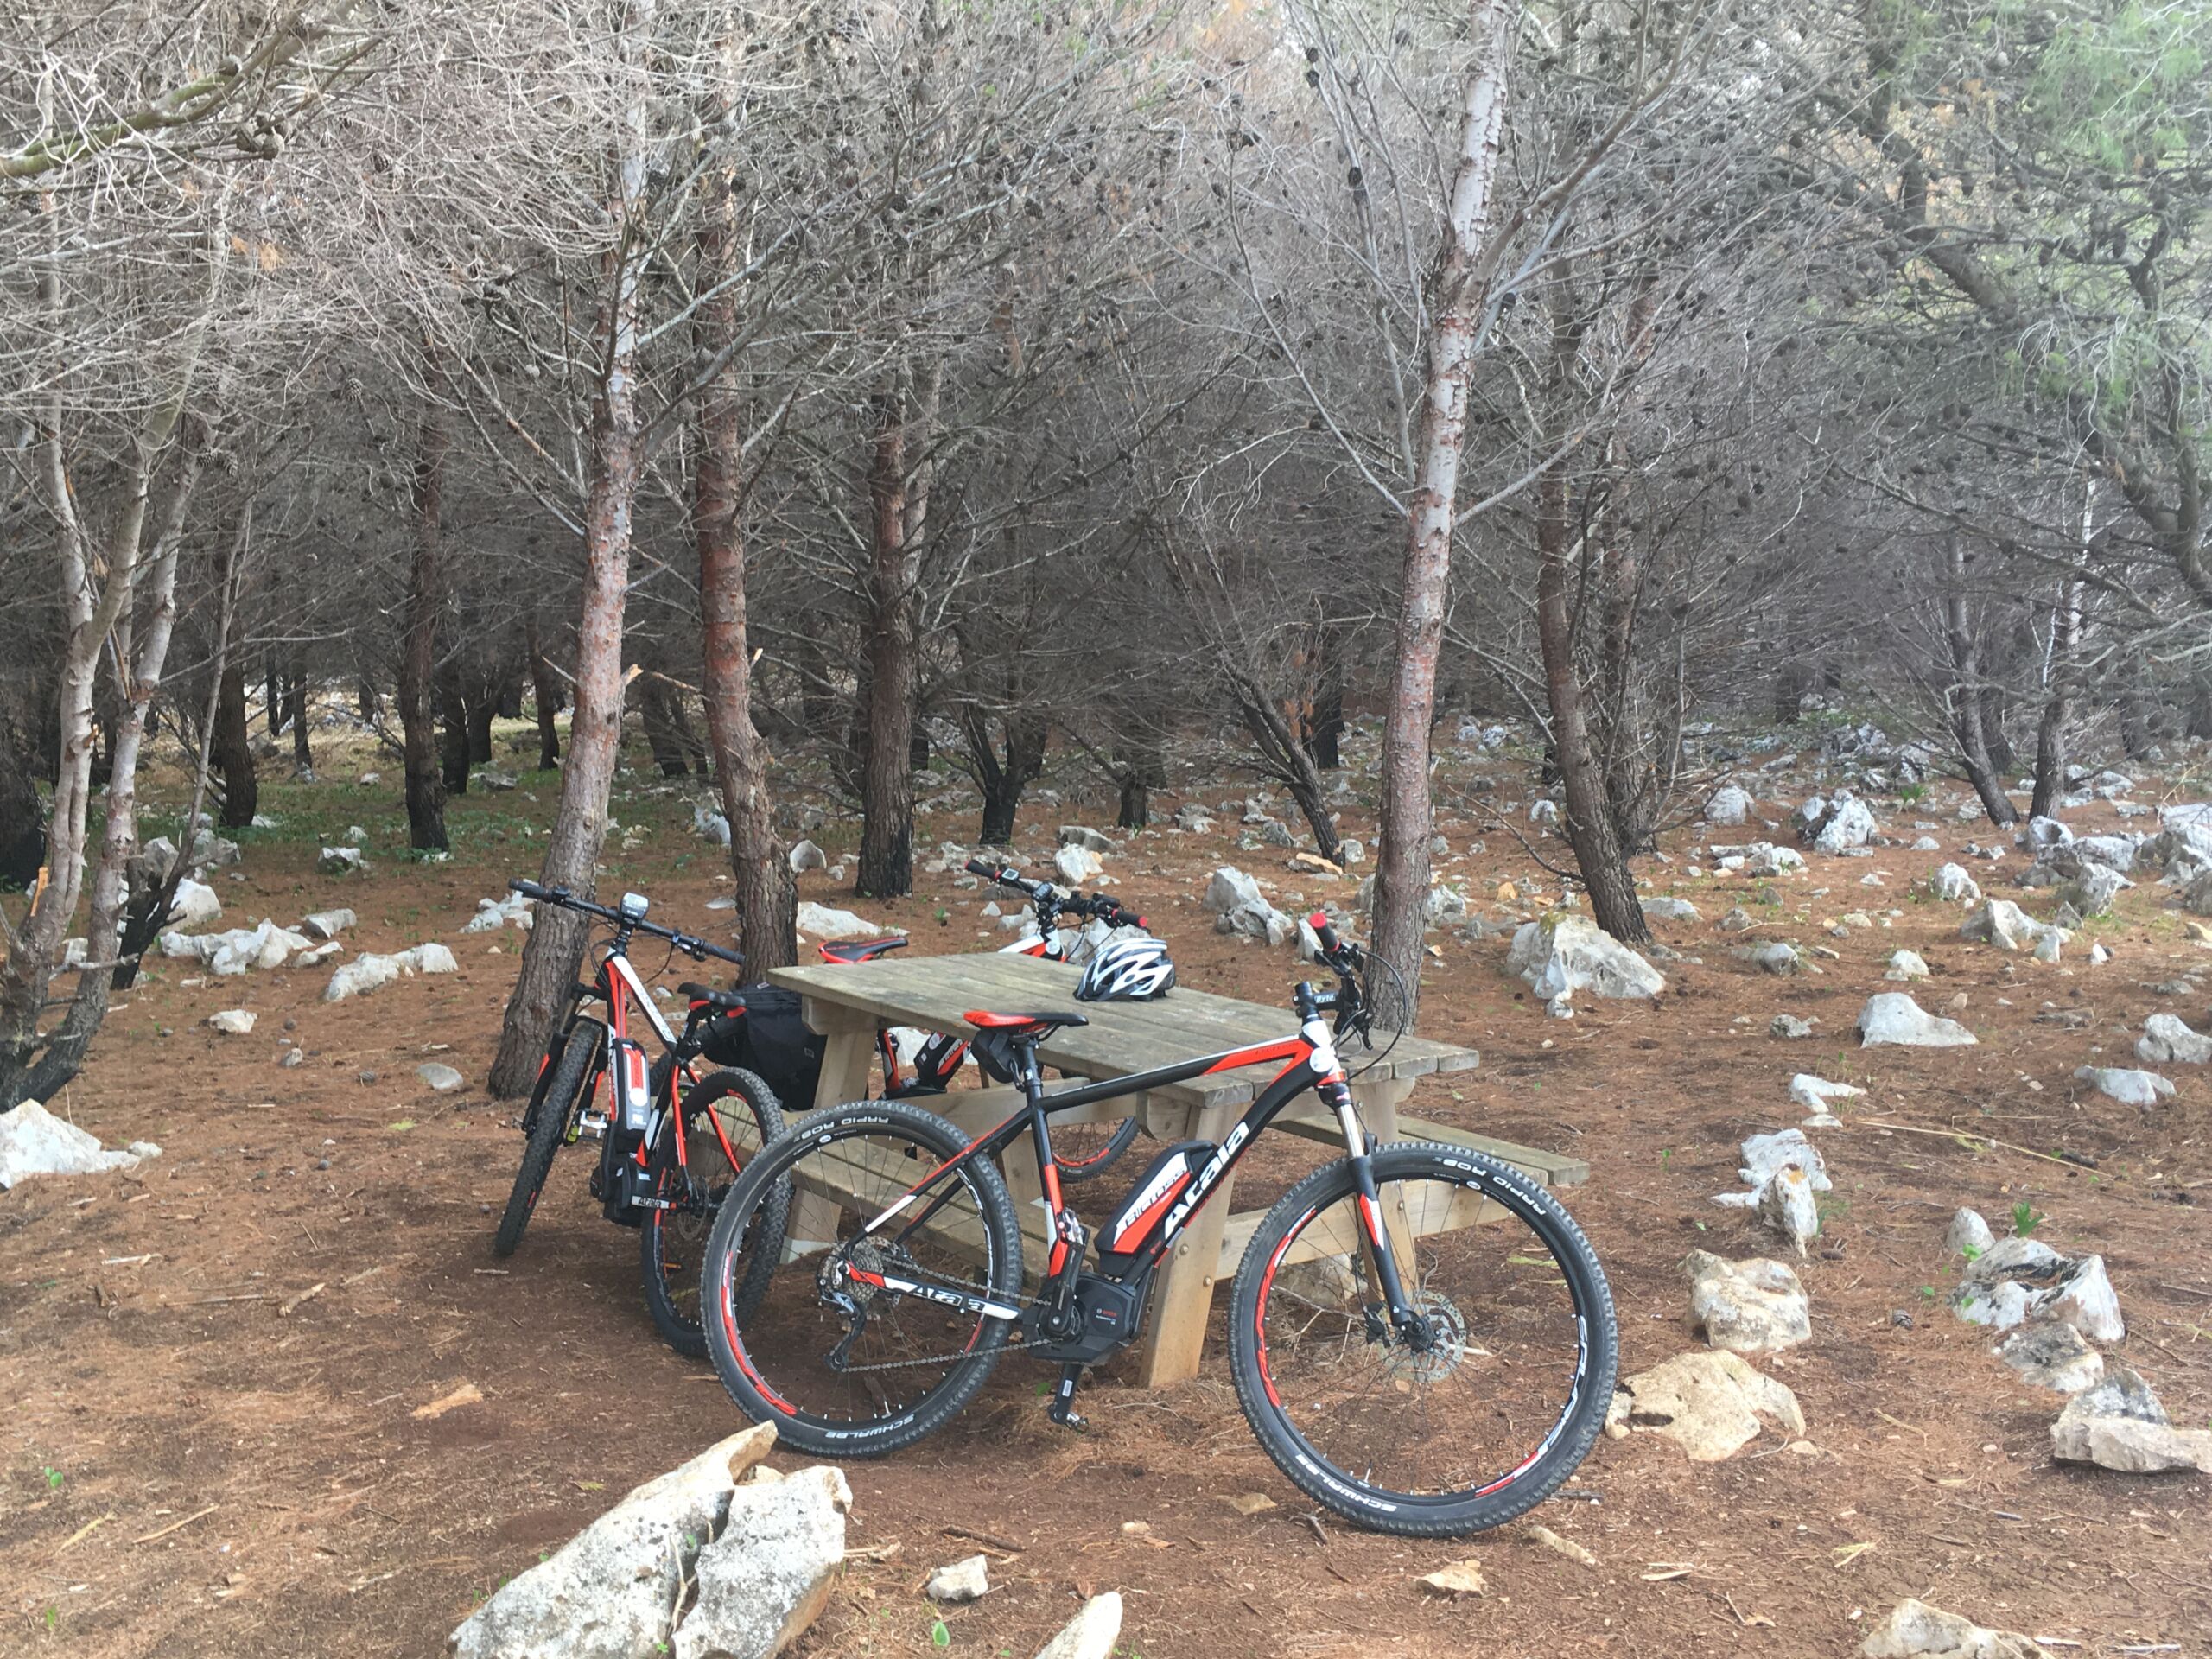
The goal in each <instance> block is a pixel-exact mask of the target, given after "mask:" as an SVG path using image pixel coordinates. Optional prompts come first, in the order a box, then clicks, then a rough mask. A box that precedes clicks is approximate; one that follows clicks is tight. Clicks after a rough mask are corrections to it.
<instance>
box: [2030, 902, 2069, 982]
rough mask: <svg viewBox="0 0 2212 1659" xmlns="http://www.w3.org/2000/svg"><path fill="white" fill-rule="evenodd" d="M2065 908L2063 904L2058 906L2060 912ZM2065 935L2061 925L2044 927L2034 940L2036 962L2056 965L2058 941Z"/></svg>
mask: <svg viewBox="0 0 2212 1659" xmlns="http://www.w3.org/2000/svg"><path fill="white" fill-rule="evenodd" d="M2065 908H2066V906H2063V905H2061V906H2059V909H2060V910H2061V911H2062V912H2063V910H2064V909H2065ZM2065 937H2066V930H2065V929H2064V928H2063V927H2056V926H2053V927H2047V928H2045V929H2044V931H2043V937H2042V938H2039V939H2037V941H2036V948H2035V951H2034V956H2035V959H2036V960H2037V962H2041V963H2050V965H2051V966H2052V967H2054V968H2055V967H2056V966H2057V965H2058V957H2059V945H2060V942H2061V941H2062V940H2063V939H2064V938H2065Z"/></svg>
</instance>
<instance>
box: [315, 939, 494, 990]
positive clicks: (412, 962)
mask: <svg viewBox="0 0 2212 1659" xmlns="http://www.w3.org/2000/svg"><path fill="white" fill-rule="evenodd" d="M460 971H461V964H460V963H458V962H456V961H454V955H453V952H452V951H450V950H447V949H446V947H445V946H444V945H442V944H437V943H435V941H434V942H432V943H431V944H418V945H416V947H415V948H414V949H413V950H396V951H394V952H392V954H391V955H390V956H373V955H371V956H359V957H354V958H353V961H351V962H349V963H346V965H345V966H344V967H342V968H340V969H338V971H337V972H335V973H334V974H333V975H331V976H330V983H329V984H327V985H326V986H325V987H323V991H322V1000H323V1001H326V1002H343V1001H346V998H347V997H349V996H365V995H368V994H369V993H370V992H371V991H375V990H381V989H382V988H384V987H385V986H387V985H389V984H391V982H393V981H394V980H396V979H412V978H413V977H414V976H416V975H417V974H457V973H459V972H460Z"/></svg>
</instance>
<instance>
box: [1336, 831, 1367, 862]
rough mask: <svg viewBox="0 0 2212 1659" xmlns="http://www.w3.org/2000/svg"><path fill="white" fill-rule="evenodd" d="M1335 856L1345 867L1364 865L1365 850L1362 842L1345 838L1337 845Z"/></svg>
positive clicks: (1365, 859)
mask: <svg viewBox="0 0 2212 1659" xmlns="http://www.w3.org/2000/svg"><path fill="white" fill-rule="evenodd" d="M1337 855H1338V858H1339V859H1340V860H1342V861H1343V862H1344V863H1345V864H1347V865H1351V864H1364V863H1365V862H1366V861H1367V848H1366V845H1365V843H1364V842H1359V841H1357V840H1355V839H1353V838H1352V837H1351V836H1345V837H1344V839H1343V840H1342V841H1339V842H1338V843H1337Z"/></svg>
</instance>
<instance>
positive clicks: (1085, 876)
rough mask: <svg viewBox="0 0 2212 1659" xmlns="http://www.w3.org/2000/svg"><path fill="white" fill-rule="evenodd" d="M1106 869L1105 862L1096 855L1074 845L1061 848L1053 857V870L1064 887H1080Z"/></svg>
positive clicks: (1086, 848)
mask: <svg viewBox="0 0 2212 1659" xmlns="http://www.w3.org/2000/svg"><path fill="white" fill-rule="evenodd" d="M1052 868H1053V869H1054V871H1056V872H1057V873H1058V875H1059V878H1060V885H1061V886H1063V887H1081V886H1082V885H1083V884H1084V882H1086V881H1089V880H1091V879H1092V878H1093V877H1094V876H1096V874H1098V873H1099V871H1101V870H1103V869H1104V868H1106V866H1105V862H1104V861H1103V860H1102V859H1101V858H1100V857H1099V856H1098V855H1097V854H1096V853H1094V852H1092V851H1091V850H1090V849H1089V848H1088V847H1084V846H1078V845H1076V844H1074V843H1070V844H1068V845H1065V846H1063V847H1061V848H1059V849H1058V850H1057V851H1056V852H1054V853H1053V855H1052Z"/></svg>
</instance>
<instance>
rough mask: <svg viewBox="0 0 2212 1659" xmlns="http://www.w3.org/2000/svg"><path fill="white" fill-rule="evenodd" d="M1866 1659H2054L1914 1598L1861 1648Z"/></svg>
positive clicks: (2012, 1634) (2015, 1636)
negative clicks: (1924, 1657)
mask: <svg viewBox="0 0 2212 1659" xmlns="http://www.w3.org/2000/svg"><path fill="white" fill-rule="evenodd" d="M1859 1652H1860V1653H1862V1654H1864V1655H1865V1656H1866V1659H1917V1656H1920V1655H1923V1654H1925V1655H1927V1656H1929V1659H2051V1655H2050V1649H2048V1648H2045V1647H2044V1646H2043V1645H2042V1644H2041V1643H2037V1642H2036V1641H2035V1640H2034V1639H2033V1638H2031V1637H2024V1636H2022V1635H2020V1634H2019V1633H2018V1632H2017V1631H2014V1630H1988V1629H1986V1628H1985V1627H1984V1626H1982V1625H1980V1624H1975V1623H1974V1621H1973V1620H1972V1619H1969V1618H1961V1617H1960V1616H1959V1615H1958V1614H1956V1613H1947V1612H1945V1611H1943V1610H1942V1608H1941V1607H1931V1606H1929V1605H1928V1604H1927V1603H1926V1602H1924V1601H1915V1600H1913V1599H1911V1598H1910V1596H1908V1597H1906V1598H1905V1599H1904V1600H1903V1601H1901V1602H1899V1603H1898V1604H1897V1606H1896V1607H1895V1608H1894V1609H1892V1610H1891V1613H1890V1616H1889V1618H1887V1619H1886V1620H1885V1621H1884V1622H1883V1624H1881V1626H1880V1627H1879V1628H1878V1629H1877V1630H1873V1631H1872V1633H1870V1634H1869V1635H1868V1636H1867V1637H1866V1641H1865V1642H1863V1643H1860V1644H1859Z"/></svg>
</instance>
